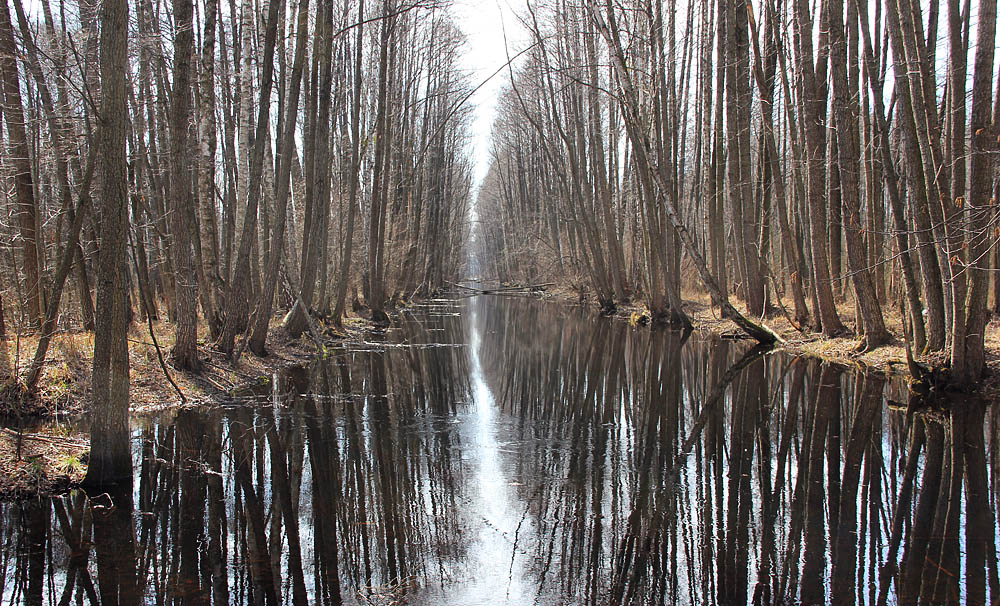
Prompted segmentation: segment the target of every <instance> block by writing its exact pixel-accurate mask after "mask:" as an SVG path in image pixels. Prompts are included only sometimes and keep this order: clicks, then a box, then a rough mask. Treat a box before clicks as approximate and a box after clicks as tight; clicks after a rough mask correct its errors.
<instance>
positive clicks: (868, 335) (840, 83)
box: [829, 2, 892, 351]
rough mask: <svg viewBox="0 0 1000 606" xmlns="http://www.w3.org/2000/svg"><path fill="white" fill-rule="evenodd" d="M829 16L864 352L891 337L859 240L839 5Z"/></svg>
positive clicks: (855, 153)
mask: <svg viewBox="0 0 1000 606" xmlns="http://www.w3.org/2000/svg"><path fill="white" fill-rule="evenodd" d="M829 15H830V68H831V71H832V73H831V76H832V80H833V107H834V119H835V125H836V128H835V129H834V130H835V131H836V133H837V134H836V137H837V153H838V155H839V158H838V162H837V170H839V173H840V192H841V202H842V204H843V207H842V208H843V211H844V215H845V217H844V218H845V219H846V221H845V226H844V227H845V229H844V235H845V237H846V243H847V262H848V267H849V269H850V270H851V280H852V282H853V284H854V297H855V300H856V301H857V303H858V307H860V309H861V325H862V330H863V332H864V338H863V340H862V342H861V344H860V345H859V346H858V349H859V350H861V351H868V350H870V349H872V348H875V347H878V346H880V345H883V344H885V343H888V342H889V341H890V339H891V338H892V337H891V335H890V334H889V331H887V330H886V329H885V321H884V320H883V318H882V309H881V308H880V307H879V302H878V293H877V292H876V291H875V283H874V280H873V278H872V273H871V270H870V269H869V267H870V265H871V264H872V262H873V260H870V259H868V258H866V255H865V247H864V243H863V242H862V239H861V231H862V223H861V221H862V219H861V187H860V182H859V171H858V162H859V161H860V159H861V149H860V147H859V145H858V112H857V107H856V103H855V101H854V97H853V95H852V91H851V89H850V85H849V82H848V79H847V36H846V32H845V25H844V19H843V5H842V4H841V3H839V2H831V3H830V5H829Z"/></svg>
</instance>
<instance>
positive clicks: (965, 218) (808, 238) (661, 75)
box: [477, 0, 998, 382]
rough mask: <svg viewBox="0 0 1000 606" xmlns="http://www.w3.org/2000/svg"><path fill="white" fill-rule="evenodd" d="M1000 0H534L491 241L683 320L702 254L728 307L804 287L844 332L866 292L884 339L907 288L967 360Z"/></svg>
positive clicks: (529, 263)
mask: <svg viewBox="0 0 1000 606" xmlns="http://www.w3.org/2000/svg"><path fill="white" fill-rule="evenodd" d="M925 12H926V14H924V13H925ZM995 12H996V9H995V2H994V1H993V0H981V1H979V2H975V3H965V4H962V3H959V2H948V3H944V2H942V3H938V2H932V3H931V4H930V5H929V6H928V5H925V4H921V3H918V2H907V1H905V0H880V1H879V2H876V3H874V4H872V3H868V4H866V3H859V2H853V1H852V2H848V3H846V4H845V3H838V2H834V1H833V0H821V1H820V2H818V3H813V2H806V1H805V0H785V1H781V0H765V1H763V2H758V3H753V4H747V3H744V2H733V1H731V0H702V1H690V2H683V3H678V4H671V5H669V6H668V5H666V4H663V3H656V2H650V1H648V0H628V1H626V2H617V3H611V2H605V1H601V0H578V1H571V0H546V1H545V2H538V3H531V4H530V6H529V9H528V10H527V12H526V13H525V14H524V15H523V19H522V20H523V23H524V26H525V28H526V29H528V31H529V32H530V34H531V38H532V42H533V44H534V46H533V47H532V49H531V50H530V51H529V52H528V53H527V59H526V60H525V61H524V62H523V63H522V64H521V65H519V66H518V68H517V69H512V70H511V74H510V84H509V85H508V87H507V89H506V90H505V91H504V92H503V93H502V95H503V96H502V98H501V102H500V110H499V115H498V117H497V120H496V122H495V124H494V129H493V154H492V165H491V169H490V173H489V176H488V177H487V181H486V183H485V184H484V186H483V188H482V190H481V191H480V194H479V196H480V197H479V202H478V212H479V215H480V216H481V217H482V218H483V219H484V220H483V222H482V223H481V230H480V231H479V232H478V236H477V242H478V246H479V247H480V249H481V255H480V256H481V258H483V259H486V260H488V261H487V262H488V264H489V265H488V271H489V273H492V274H494V275H496V276H497V277H499V278H500V279H502V280H511V281H522V282H528V281H550V280H552V279H556V280H562V281H564V282H566V283H567V284H569V285H575V286H578V287H582V286H584V285H586V287H587V288H588V289H590V290H592V291H593V292H594V293H595V295H596V298H597V299H598V301H599V302H600V304H601V306H602V307H604V308H611V307H613V306H614V304H615V303H616V302H620V301H627V300H630V299H632V298H640V299H641V300H643V301H644V302H645V303H646V305H647V306H648V308H649V309H650V311H651V312H652V313H653V315H654V317H657V318H661V319H663V320H665V321H671V322H677V323H683V321H684V319H683V318H684V313H683V309H680V305H679V293H680V288H681V286H682V285H686V284H688V282H689V281H684V282H682V280H681V277H682V276H690V275H691V274H692V273H693V272H692V271H691V270H694V271H697V272H698V274H699V276H700V280H699V282H700V283H701V284H702V286H703V287H704V288H706V290H708V291H709V292H710V293H711V294H712V295H713V302H714V304H715V305H716V306H718V307H719V308H720V309H721V310H723V312H724V313H725V314H727V315H731V312H728V311H726V306H727V305H728V300H729V297H730V296H732V295H735V296H736V298H737V299H738V300H739V301H741V302H742V304H743V309H745V310H746V316H747V318H744V320H747V321H749V320H748V318H763V317H766V316H767V315H769V314H773V313H776V312H777V311H778V307H779V306H783V305H784V303H783V301H790V302H791V303H792V305H791V307H792V309H791V310H786V311H787V313H788V314H789V315H790V316H791V317H792V318H793V319H794V320H795V321H796V322H797V323H799V324H802V325H807V326H809V327H811V328H813V329H815V330H819V331H822V332H823V333H825V334H827V335H837V334H841V333H843V332H844V331H845V330H846V328H845V326H844V324H843V321H842V320H841V311H838V307H837V305H838V302H839V303H841V304H842V303H843V302H845V299H846V298H847V296H848V295H849V296H850V301H851V302H852V303H853V304H854V306H855V309H856V310H857V313H856V314H855V316H856V317H857V318H858V321H857V326H856V327H855V330H856V331H857V334H858V336H859V337H860V338H861V342H860V345H859V349H862V350H866V349H870V348H873V347H877V346H879V345H881V344H883V343H886V342H887V341H888V340H889V339H890V335H889V333H888V332H887V330H886V327H885V310H886V309H895V308H897V307H904V309H905V310H906V318H905V323H906V325H907V332H908V334H910V335H912V338H913V340H914V343H915V345H916V347H917V348H918V349H919V350H921V351H939V350H945V351H947V352H948V353H949V356H950V362H951V366H952V371H953V374H954V376H955V377H956V378H957V379H958V380H959V381H965V382H968V381H969V380H970V379H971V377H978V376H979V375H980V374H981V373H982V370H983V364H984V362H983V358H982V354H981V352H982V349H983V338H984V332H985V326H986V321H987V320H988V311H987V310H988V308H987V299H988V291H989V280H990V275H991V273H992V272H991V268H993V267H994V265H995V261H994V259H995V258H996V257H997V255H996V254H995V252H994V251H995V244H996V241H997V233H995V231H996V230H993V226H994V222H995V220H996V214H995V209H994V204H995V202H994V200H993V196H994V194H993V192H994V189H995V185H994V184H995V183H996V182H997V179H996V177H997V171H996V167H995V163H994V161H993V159H992V155H993V154H994V153H995V152H996V150H997V145H998V144H997V142H996V141H997V128H996V124H994V118H995V116H996V115H997V114H996V110H995V107H997V104H996V100H995V99H994V98H993V94H992V91H993V88H992V87H993V86H994V84H995V81H996V77H997V73H996V66H995V65H994V61H993V52H994V51H993V45H994V41H995V31H996V18H995ZM939 14H940V15H941V19H940V22H941V23H940V27H941V29H942V33H941V35H938V31H937V30H938V27H939V25H938V22H939V19H938V15H939ZM973 24H974V25H975V28H972V27H971V26H972V25H973ZM972 51H974V53H975V67H974V68H973V69H972V70H971V71H970V70H969V69H968V63H969V61H968V58H969V53H970V52H972ZM942 75H944V76H945V77H944V78H943V79H942ZM939 79H941V81H940V82H939V81H938V80H939ZM977 86H978V88H977ZM970 87H971V88H970ZM977 91H978V92H977ZM991 112H992V113H991ZM623 135H624V136H623ZM560 143H561V145H559V144H560ZM675 219H676V221H675ZM515 234H516V235H515ZM685 234H689V236H690V237H688V236H687V235H685ZM886 236H891V237H886ZM619 249H620V250H621V257H622V258H621V260H620V261H618V262H608V259H615V258H616V251H617V250H619ZM845 263H846V272H845V271H844V264H845ZM994 275H995V274H994ZM845 286H850V288H849V289H847V288H845ZM897 301H898V302H899V304H897V303H896V302H897ZM841 309H842V308H841ZM752 324H755V325H756V322H752ZM745 328H746V329H747V330H748V332H750V331H753V327H752V326H750V325H747V326H746V327H745ZM760 337H761V338H762V339H764V340H767V339H768V338H769V337H768V335H767V334H766V333H761V334H760Z"/></svg>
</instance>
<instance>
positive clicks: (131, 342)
mask: <svg viewBox="0 0 1000 606" xmlns="http://www.w3.org/2000/svg"><path fill="white" fill-rule="evenodd" d="M280 323H281V316H275V318H274V319H273V320H272V322H271V330H270V333H269V336H268V356H266V357H264V358H258V357H257V356H254V355H252V354H250V353H249V352H246V351H245V352H244V353H243V355H242V356H240V359H239V361H238V362H237V363H236V364H232V363H231V362H230V361H229V360H228V359H227V358H226V357H225V356H223V355H222V354H221V353H219V352H218V351H216V350H215V348H214V347H213V346H212V344H211V343H208V342H207V339H208V328H207V326H205V325H200V326H199V328H198V335H199V336H200V337H201V339H200V341H199V351H200V354H201V359H202V362H203V370H202V372H200V373H197V374H191V373H186V372H181V371H178V370H176V369H174V368H173V367H172V366H171V364H170V349H171V348H172V347H173V344H174V325H173V324H171V323H169V322H166V321H161V322H155V323H154V324H153V334H154V335H155V337H156V339H155V344H154V340H153V339H152V338H151V337H150V334H149V330H148V327H147V325H146V324H143V323H141V322H136V323H134V324H133V325H132V327H131V328H130V330H129V334H128V348H129V361H130V394H131V403H130V407H131V409H132V410H133V411H146V410H151V409H156V408H164V407H170V406H174V405H176V404H179V403H180V402H181V396H180V395H179V394H178V393H177V390H175V389H174V387H173V386H172V385H171V384H170V381H168V380H167V378H166V376H165V374H164V370H163V368H162V367H161V365H160V360H159V356H158V355H157V345H158V346H159V352H160V354H161V355H162V356H163V359H164V362H165V363H166V367H167V372H168V373H169V375H170V378H172V379H173V381H174V383H176V384H177V387H178V388H179V389H180V391H181V392H182V393H183V394H184V399H185V400H186V401H188V402H198V401H202V400H205V399H208V398H211V397H212V396H213V395H217V394H218V393H220V392H228V391H231V390H233V389H236V388H238V387H239V386H240V385H242V384H244V383H247V382H251V381H255V380H256V379H258V378H259V377H260V376H262V375H270V374H271V373H273V372H274V371H276V370H278V369H280V368H283V367H285V366H287V365H289V364H291V363H300V362H302V361H304V360H307V359H308V358H309V357H311V356H313V355H315V354H316V351H317V348H316V346H315V345H314V344H313V342H312V341H311V340H309V338H308V337H307V336H303V337H301V338H298V339H294V340H292V339H289V338H288V336H287V335H286V334H284V333H283V331H282V330H281V329H280ZM344 326H345V329H344V330H343V331H334V330H332V329H330V330H328V336H332V337H340V338H350V337H351V336H353V335H355V334H356V333H358V332H359V331H361V330H363V329H364V328H365V327H366V322H365V320H363V319H361V318H356V317H350V318H345V320H344ZM5 345H6V352H7V356H6V359H7V360H8V366H7V367H8V368H9V369H10V371H11V372H12V373H14V372H16V373H17V374H19V375H20V376H22V377H23V375H24V373H25V371H26V369H27V368H28V366H29V365H30V364H31V358H32V357H33V356H34V353H35V347H36V346H37V345H38V337H37V335H21V336H15V337H11V338H9V339H7V341H6V343H5ZM93 351H94V335H93V333H91V332H85V331H72V332H63V333H59V334H58V335H56V336H55V337H54V338H53V341H52V345H51V346H50V347H49V351H48V355H47V356H46V360H45V366H44V368H43V371H42V376H41V379H40V380H39V384H38V390H37V394H35V395H34V396H33V397H32V398H30V399H29V400H28V401H27V402H26V404H27V407H26V408H24V409H23V410H22V413H23V414H25V415H27V416H34V417H51V416H64V415H73V414H77V413H81V412H83V411H84V407H85V405H86V402H87V401H88V400H89V398H90V380H91V366H92V361H93ZM3 354H4V351H3V349H2V348H0V356H3ZM2 368H3V361H2V360H0V369H2ZM0 381H2V377H0ZM15 391H16V390H15ZM13 394H14V391H12V392H10V394H8V395H13ZM0 397H2V396H0ZM11 404H12V403H8V406H7V407H6V408H5V407H3V406H0V412H2V410H4V409H6V410H7V411H8V416H10V415H12V414H13V413H15V410H14V408H13V407H12V406H11Z"/></svg>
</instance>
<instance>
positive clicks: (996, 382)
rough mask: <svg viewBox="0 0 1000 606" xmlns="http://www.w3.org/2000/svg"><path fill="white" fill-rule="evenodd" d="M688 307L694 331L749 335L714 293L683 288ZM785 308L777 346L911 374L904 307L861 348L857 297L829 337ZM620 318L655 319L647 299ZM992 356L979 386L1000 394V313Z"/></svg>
mask: <svg viewBox="0 0 1000 606" xmlns="http://www.w3.org/2000/svg"><path fill="white" fill-rule="evenodd" d="M541 298H542V299H543V300H548V301H554V302H558V303H561V304H563V305H576V306H580V305H582V306H585V307H587V308H588V309H591V310H592V311H593V312H594V313H595V314H597V313H598V312H599V311H600V308H599V306H598V304H597V302H596V301H595V300H593V298H592V297H591V298H587V297H584V298H583V300H582V301H581V297H580V294H579V292H577V291H572V290H569V289H565V288H553V289H549V290H547V291H546V292H545V293H544V294H543V295H542V297H541ZM682 298H683V301H684V312H685V313H687V315H688V317H689V318H690V319H691V322H692V324H693V325H694V330H696V331H698V332H700V333H704V334H712V335H716V336H719V337H731V338H737V339H742V338H745V335H743V334H742V333H741V331H740V330H739V328H738V327H737V326H736V324H734V323H733V322H732V321H730V320H725V319H723V318H722V317H721V316H720V315H719V310H718V309H717V308H715V307H714V306H713V305H712V303H711V299H710V297H709V295H708V294H707V293H703V292H700V291H692V290H685V291H684V292H683V297H682ZM733 304H734V305H735V306H736V307H737V309H739V310H740V311H741V312H742V313H746V308H745V307H744V306H743V304H742V303H740V302H738V301H736V300H735V299H733ZM782 304H783V305H784V309H786V310H788V313H787V314H786V313H783V312H782V307H781V305H778V306H777V308H778V310H777V312H776V313H775V314H773V315H772V316H771V317H768V318H765V319H764V323H765V324H766V325H767V326H768V327H770V328H771V329H772V330H773V331H774V332H776V333H777V334H778V336H780V337H781V338H782V340H783V342H782V343H779V344H778V345H776V346H775V351H783V352H786V353H789V354H792V355H797V356H807V357H812V358H818V359H821V360H824V361H827V362H832V363H838V364H842V365H844V366H849V367H858V368H862V369H865V370H874V371H878V372H882V373H884V374H887V375H896V376H908V375H909V371H908V369H907V364H906V346H905V342H904V340H903V324H902V319H901V317H900V315H899V312H898V311H894V310H888V309H887V310H884V313H885V322H886V328H887V329H888V330H889V332H890V333H891V334H892V336H893V340H892V342H891V343H889V344H888V345H883V346H881V347H877V348H875V349H873V350H871V351H866V352H859V351H857V347H858V345H859V343H860V342H861V339H860V338H859V337H858V336H857V335H856V328H857V318H856V312H855V306H854V303H853V301H840V302H838V305H837V311H838V313H839V314H840V318H841V320H842V321H843V323H844V325H845V326H846V327H847V328H848V329H849V330H850V331H851V332H850V333H849V334H845V335H843V336H838V337H827V336H824V335H823V334H822V333H818V332H814V331H811V330H808V329H806V330H800V329H799V328H797V327H796V326H795V325H794V324H793V322H792V321H791V319H790V314H791V303H790V302H787V301H783V302H782ZM614 317H615V318H617V319H620V320H624V321H627V322H630V323H632V324H636V325H639V324H642V325H645V324H646V323H647V322H648V320H649V310H648V309H646V306H645V305H644V304H642V303H631V304H625V305H619V306H618V308H617V309H616V310H615V313H614ZM986 331H987V333H986V359H987V362H986V363H987V369H988V370H987V377H986V379H985V380H984V381H983V383H982V384H981V385H980V386H979V388H978V390H977V391H978V392H979V393H980V394H981V395H984V396H986V397H989V398H996V399H1000V318H998V317H993V318H991V319H990V322H989V324H988V325H987V327H986ZM914 357H915V359H916V361H917V362H919V363H921V364H924V365H926V366H929V367H940V366H942V365H944V364H945V362H946V358H945V356H944V355H943V354H942V353H940V352H935V353H932V354H927V355H920V354H919V353H917V352H914Z"/></svg>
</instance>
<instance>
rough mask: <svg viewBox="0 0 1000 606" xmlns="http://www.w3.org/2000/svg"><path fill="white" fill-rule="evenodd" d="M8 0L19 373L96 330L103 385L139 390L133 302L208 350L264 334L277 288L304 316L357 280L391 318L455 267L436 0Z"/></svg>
mask: <svg viewBox="0 0 1000 606" xmlns="http://www.w3.org/2000/svg"><path fill="white" fill-rule="evenodd" d="M0 4H2V6H0V71H2V76H3V78H2V79H3V105H2V109H3V124H4V126H5V129H4V130H3V138H4V141H3V142H4V144H5V145H4V153H3V155H2V156H0V158H2V164H3V183H4V188H3V191H4V195H3V199H2V201H0V204H2V206H0V208H2V217H3V218H2V227H0V229H2V230H3V240H4V242H5V244H4V247H3V248H4V251H3V253H4V254H3V259H2V261H0V275H3V280H2V282H3V287H2V290H0V307H2V311H3V313H2V314H0V343H3V344H4V351H3V352H2V355H0V363H2V366H0V383H6V384H12V385H11V386H10V387H9V388H8V389H9V390H10V389H14V388H16V389H18V390H21V391H23V392H27V393H29V394H30V393H31V392H32V391H33V390H35V389H36V388H37V386H38V382H39V379H40V377H41V374H42V370H43V366H44V364H45V359H46V352H47V348H48V346H49V345H50V343H51V340H52V337H53V336H54V335H55V334H56V332H57V331H59V330H69V329H73V330H79V329H82V330H85V331H93V332H94V345H93V351H94V381H93V401H94V402H95V404H96V403H99V402H104V401H119V402H121V401H125V402H127V401H128V397H127V396H128V392H127V389H128V359H127V358H128V356H127V352H126V349H125V339H126V333H127V330H128V327H129V326H130V325H131V324H133V323H138V325H139V326H141V325H142V324H144V323H146V322H149V323H150V324H149V325H150V327H152V323H153V322H159V321H161V320H162V321H166V322H168V323H169V324H170V325H172V329H171V332H172V333H173V339H172V346H171V347H170V351H169V358H170V362H171V364H172V366H173V367H174V368H176V369H181V370H186V371H192V372H197V371H198V370H199V368H200V366H201V360H200V358H199V353H198V347H199V343H202V344H205V343H211V344H212V347H215V348H217V349H218V350H219V351H221V352H223V353H224V354H225V355H227V356H229V357H230V358H236V357H238V356H239V355H240V354H241V353H242V352H243V351H244V350H245V349H248V350H249V351H250V352H252V353H253V354H255V355H258V356H260V355H265V354H266V352H267V344H268V341H267V339H268V328H269V326H270V324H271V320H272V317H273V316H274V315H275V313H276V310H277V309H281V310H283V311H282V316H283V317H282V328H283V330H284V331H285V332H286V333H288V334H289V335H291V336H298V335H301V334H302V333H303V332H305V331H307V330H310V325H311V324H315V323H316V322H317V321H319V320H322V321H324V322H325V323H326V324H328V325H330V326H333V327H337V326H339V325H340V323H341V319H342V318H343V317H344V315H345V310H346V309H348V308H347V307H346V306H347V305H348V304H354V305H357V301H358V298H359V296H360V297H362V298H363V300H364V301H365V302H366V306H367V307H368V308H369V309H370V314H371V316H370V317H371V318H372V319H373V321H375V322H376V323H384V322H386V321H387V316H386V314H385V311H384V310H385V309H387V308H392V307H393V306H396V305H399V304H401V303H402V302H403V301H405V300H406V299H409V298H411V297H413V296H415V295H419V294H421V293H424V294H426V293H428V292H431V291H432V290H434V289H435V288H436V287H437V286H439V285H441V284H443V283H444V281H445V280H454V279H456V277H457V272H458V271H459V267H460V262H461V260H462V255H461V254H459V251H460V250H462V246H463V243H464V242H465V240H466V236H467V231H468V221H467V215H468V210H469V205H470V201H471V187H472V184H471V172H470V171H471V166H470V163H469V160H468V158H467V154H466V153H465V148H466V139H467V136H466V129H467V123H468V118H467V114H468V108H467V106H466V105H464V104H463V101H464V100H465V98H466V97H467V96H468V94H469V88H470V84H469V82H468V78H467V77H465V75H463V74H462V73H461V72H460V71H459V69H458V67H457V59H458V56H459V53H460V52H461V44H462V34H461V32H460V31H459V30H458V28H457V26H456V25H455V24H454V23H453V21H452V20H451V19H450V18H449V15H448V13H447V11H446V10H445V7H444V6H443V5H442V4H441V3H438V2H434V1H421V2H416V3H412V4H407V3H401V2H397V1H395V0H388V1H385V2H335V1H333V0H318V1H317V2H315V3H313V4H312V5H311V3H310V1H309V0H302V1H300V2H296V3H293V2H289V3H284V2H280V1H276V2H271V3H264V4H263V5H262V6H261V5H257V4H255V3H252V2H246V3H244V2H235V1H234V0H230V1H229V2H228V3H225V2H222V3H220V2H218V1H216V0H210V1H209V2H205V3H194V2H192V1H191V0H181V1H179V2H173V3H164V2H154V1H152V0H148V1H146V0H141V1H138V2H116V1H105V2H100V3H98V2H89V1H87V0H84V1H81V2H72V3H66V2H60V3H59V4H58V5H54V4H53V3H51V2H49V1H48V0H46V1H44V2H41V3H32V4H30V5H26V4H25V3H24V2H22V1H21V0H16V1H14V2H11V3H8V2H6V1H5V2H3V3H0ZM195 4H197V6H195ZM29 9H30V11H31V12H29ZM359 290H360V293H361V294H360V295H359V293H358V291H359ZM285 311H287V313H285ZM312 330H318V328H315V327H314V328H312ZM26 333H33V334H35V335H37V336H38V339H37V346H36V347H35V353H34V355H33V357H32V358H31V360H32V362H31V364H30V366H28V367H27V368H26V369H24V370H23V372H21V373H17V372H16V370H17V369H16V368H15V369H12V368H11V363H10V359H9V355H10V354H9V353H8V351H9V350H10V349H11V348H12V346H11V345H8V341H10V337H11V336H12V335H21V334H26ZM154 338H155V337H154ZM8 395H9V396H10V394H8ZM10 397H13V396H10Z"/></svg>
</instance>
